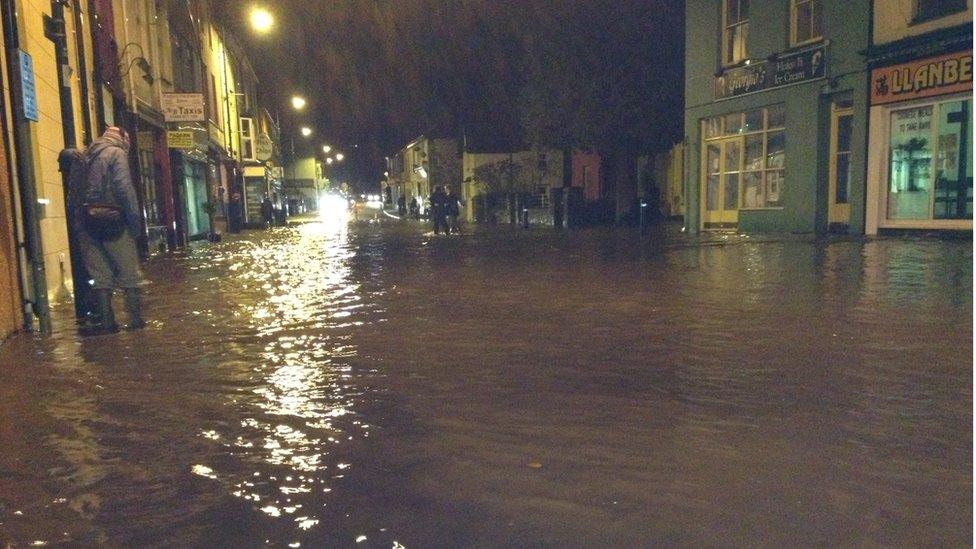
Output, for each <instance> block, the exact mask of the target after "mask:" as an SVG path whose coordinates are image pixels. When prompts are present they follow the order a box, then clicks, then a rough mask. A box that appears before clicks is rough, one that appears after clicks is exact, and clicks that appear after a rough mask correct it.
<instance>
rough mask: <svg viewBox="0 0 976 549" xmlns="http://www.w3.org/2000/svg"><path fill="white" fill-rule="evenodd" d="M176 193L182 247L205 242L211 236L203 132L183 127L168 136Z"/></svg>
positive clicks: (190, 127) (189, 126)
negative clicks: (191, 242)
mask: <svg viewBox="0 0 976 549" xmlns="http://www.w3.org/2000/svg"><path fill="white" fill-rule="evenodd" d="M167 141H168V144H169V150H170V164H171V165H172V169H173V182H174V185H173V187H174V190H175V192H176V194H177V212H176V220H177V223H176V225H177V238H178V243H179V245H180V246H185V245H186V243H187V242H189V241H194V240H203V239H205V238H207V236H208V235H209V233H210V214H209V213H207V210H206V206H205V204H206V203H207V202H209V197H208V194H207V153H206V151H207V134H206V132H205V131H203V129H202V128H199V127H195V126H191V125H188V126H182V127H181V129H179V130H174V131H169V132H167Z"/></svg>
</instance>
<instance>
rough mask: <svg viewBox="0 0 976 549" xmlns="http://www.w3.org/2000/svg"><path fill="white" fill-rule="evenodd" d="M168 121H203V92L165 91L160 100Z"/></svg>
mask: <svg viewBox="0 0 976 549" xmlns="http://www.w3.org/2000/svg"><path fill="white" fill-rule="evenodd" d="M160 106H161V107H162V110H163V118H164V119H165V120H166V122H203V121H204V120H205V115H204V112H203V94H202V93H164V94H162V99H161V101H160Z"/></svg>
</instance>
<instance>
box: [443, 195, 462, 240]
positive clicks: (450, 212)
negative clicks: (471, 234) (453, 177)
mask: <svg viewBox="0 0 976 549" xmlns="http://www.w3.org/2000/svg"><path fill="white" fill-rule="evenodd" d="M445 200H446V202H447V219H448V222H449V223H448V226H447V232H448V233H460V232H461V227H460V226H459V225H458V217H459V216H460V215H461V203H460V202H459V201H458V196H457V195H456V194H454V190H453V189H452V188H451V187H447V196H446V197H445Z"/></svg>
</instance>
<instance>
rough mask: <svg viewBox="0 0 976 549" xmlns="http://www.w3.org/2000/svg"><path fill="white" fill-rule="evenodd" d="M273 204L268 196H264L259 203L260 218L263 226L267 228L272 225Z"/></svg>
mask: <svg viewBox="0 0 976 549" xmlns="http://www.w3.org/2000/svg"><path fill="white" fill-rule="evenodd" d="M274 214H275V209H274V204H273V203H272V202H271V197H270V196H265V197H264V202H262V203H261V218H262V219H264V226H265V227H266V228H268V229H270V228H271V227H274Z"/></svg>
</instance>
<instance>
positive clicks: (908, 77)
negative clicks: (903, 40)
mask: <svg viewBox="0 0 976 549" xmlns="http://www.w3.org/2000/svg"><path fill="white" fill-rule="evenodd" d="M972 89H973V52H972V51H971V50H970V51H964V52H959V53H954V54H951V55H943V56H940V57H932V58H929V59H922V60H918V61H911V62H909V63H903V64H901V65H895V66H893V67H884V68H881V69H875V70H874V71H872V73H871V104H872V105H882V104H885V103H894V102H895V101H908V100H910V99H921V98H923V97H932V96H935V95H944V94H947V93H956V92H962V91H969V90H972Z"/></svg>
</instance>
